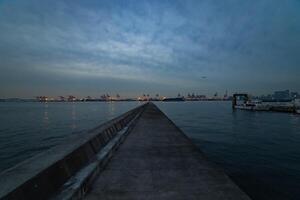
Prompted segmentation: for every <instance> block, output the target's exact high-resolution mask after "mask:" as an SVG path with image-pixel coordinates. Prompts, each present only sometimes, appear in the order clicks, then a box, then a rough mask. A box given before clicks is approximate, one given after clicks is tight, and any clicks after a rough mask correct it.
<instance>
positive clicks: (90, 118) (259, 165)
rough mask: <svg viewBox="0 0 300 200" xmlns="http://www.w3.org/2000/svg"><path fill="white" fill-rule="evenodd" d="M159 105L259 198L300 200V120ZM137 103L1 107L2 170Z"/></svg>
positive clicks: (225, 107) (226, 105) (218, 107)
mask: <svg viewBox="0 0 300 200" xmlns="http://www.w3.org/2000/svg"><path fill="white" fill-rule="evenodd" d="M156 104H157V105H158V106H159V107H160V108H161V109H162V110H163V111H164V112H165V113H166V114H167V115H168V116H169V117H170V118H171V119H172V120H173V121H174V122H175V123H176V124H177V125H178V126H179V127H180V128H181V129H182V130H184V131H185V133H186V134H187V135H188V136H189V137H190V138H191V139H192V140H193V141H194V142H195V143H196V144H197V145H198V146H199V147H200V148H201V150H202V151H203V152H204V153H205V154H206V155H207V156H208V157H209V158H210V159H211V160H213V161H214V162H216V163H218V164H219V165H221V166H222V167H223V168H224V169H225V170H226V172H227V173H228V174H229V175H230V176H231V177H232V178H233V179H234V180H235V181H236V182H237V183H238V185H239V186H240V187H241V188H242V189H243V190H245V191H246V192H247V193H248V194H250V196H251V197H252V198H253V199H300V190H299V188H300V116H297V115H292V114H284V113H267V112H247V111H236V112H233V111H232V109H231V103H230V102H178V103H171V102H157V103H156ZM137 105H139V103H138V102H118V103H99V102H93V103H49V104H42V103H0V113H1V114H0V171H1V170H3V169H5V168H8V167H10V166H12V165H14V164H16V163H18V162H20V161H22V160H24V159H26V158H28V157H31V156H33V155H35V154H37V153H38V152H41V151H43V150H45V149H48V148H50V147H52V146H55V145H57V144H59V143H62V142H64V140H67V138H68V136H70V135H72V134H82V133H84V131H85V130H87V129H90V128H93V127H95V126H97V125H99V124H100V123H102V122H104V121H106V120H109V119H111V118H113V117H115V116H117V115H119V114H121V113H123V112H125V111H127V110H129V109H131V108H133V107H135V106H137Z"/></svg>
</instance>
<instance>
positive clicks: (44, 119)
mask: <svg viewBox="0 0 300 200" xmlns="http://www.w3.org/2000/svg"><path fill="white" fill-rule="evenodd" d="M43 122H44V123H43V126H44V129H48V128H49V116H48V103H45V104H44V118H43Z"/></svg>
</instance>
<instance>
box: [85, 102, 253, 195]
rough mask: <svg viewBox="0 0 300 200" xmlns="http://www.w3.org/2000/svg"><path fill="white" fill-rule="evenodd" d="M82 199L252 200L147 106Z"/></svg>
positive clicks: (162, 117) (153, 106) (168, 122)
mask: <svg viewBox="0 0 300 200" xmlns="http://www.w3.org/2000/svg"><path fill="white" fill-rule="evenodd" d="M86 199H88V200H95V199H116V200H117V199H118V200H123V199H126V200H127V199H128V200H129V199H130V200H132V199H139V200H140V199H154V200H159V199H170V200H171V199H172V200H173V199H182V200H188V199H204V200H211V199H213V200H226V199H230V200H235V199H236V200H244V199H245V200H246V199H247V200H249V199H250V198H249V197H248V196H247V195H245V194H244V193H243V192H242V191H241V190H240V189H239V188H238V187H237V186H236V185H235V184H234V183H233V182H232V181H231V180H230V179H229V178H228V177H227V175H226V174H225V173H224V172H223V170H222V169H220V168H219V167H217V166H215V165H214V164H212V163H211V162H209V161H208V160H207V159H206V158H205V156H203V154H202V153H201V152H200V151H199V150H198V149H197V148H196V147H195V146H194V145H193V144H192V143H191V141H190V140H189V139H188V138H187V137H186V136H185V135H184V133H183V132H181V131H180V130H179V129H178V128H177V127H176V126H175V125H174V124H173V123H172V122H171V121H170V120H169V119H168V118H167V117H166V116H165V115H164V114H163V113H162V112H161V111H160V110H159V109H158V108H157V107H156V106H155V105H154V104H152V103H150V104H149V105H148V106H147V108H146V110H145V111H144V113H143V114H142V115H141V118H140V119H139V121H138V122H137V124H136V126H135V127H134V129H133V130H132V132H131V133H130V134H129V136H128V137H127V138H126V140H125V142H124V143H123V144H122V145H121V147H120V148H119V150H118V151H117V152H116V153H115V155H114V156H113V158H112V160H111V161H110V162H109V163H108V165H107V167H106V168H105V170H104V171H103V172H102V173H101V174H100V175H99V177H98V179H97V180H96V181H95V183H94V184H93V186H92V188H91V191H89V193H88V194H87V196H86Z"/></svg>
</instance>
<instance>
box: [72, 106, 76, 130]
mask: <svg viewBox="0 0 300 200" xmlns="http://www.w3.org/2000/svg"><path fill="white" fill-rule="evenodd" d="M71 119H72V126H71V129H72V131H74V130H75V129H76V104H75V103H74V102H72V114H71Z"/></svg>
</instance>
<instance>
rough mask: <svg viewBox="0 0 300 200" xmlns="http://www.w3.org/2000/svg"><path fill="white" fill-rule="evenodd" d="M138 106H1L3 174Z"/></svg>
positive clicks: (117, 104)
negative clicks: (18, 164)
mask: <svg viewBox="0 0 300 200" xmlns="http://www.w3.org/2000/svg"><path fill="white" fill-rule="evenodd" d="M139 104H140V103H139V102H118V103H116V102H109V103H106V102H76V103H72V102H70V103H47V104H46V103H38V102H33V103H0V172H1V171H2V170H4V169H6V168H9V167H11V166H13V165H15V164H17V163H18V162H20V161H23V160H25V159H26V158H29V157H32V156H33V155H36V154H37V153H40V152H41V151H44V150H47V149H49V148H51V147H53V146H56V145H57V144H59V143H62V142H64V141H65V140H67V138H68V137H69V136H71V135H73V134H83V133H84V131H86V130H88V129H91V128H94V127H96V126H98V125H99V124H101V123H103V122H105V121H107V120H109V119H112V118H114V117H116V116H118V115H120V114H122V113H124V112H126V111H128V110H130V109H132V108H134V107H136V106H137V105H139Z"/></svg>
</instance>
